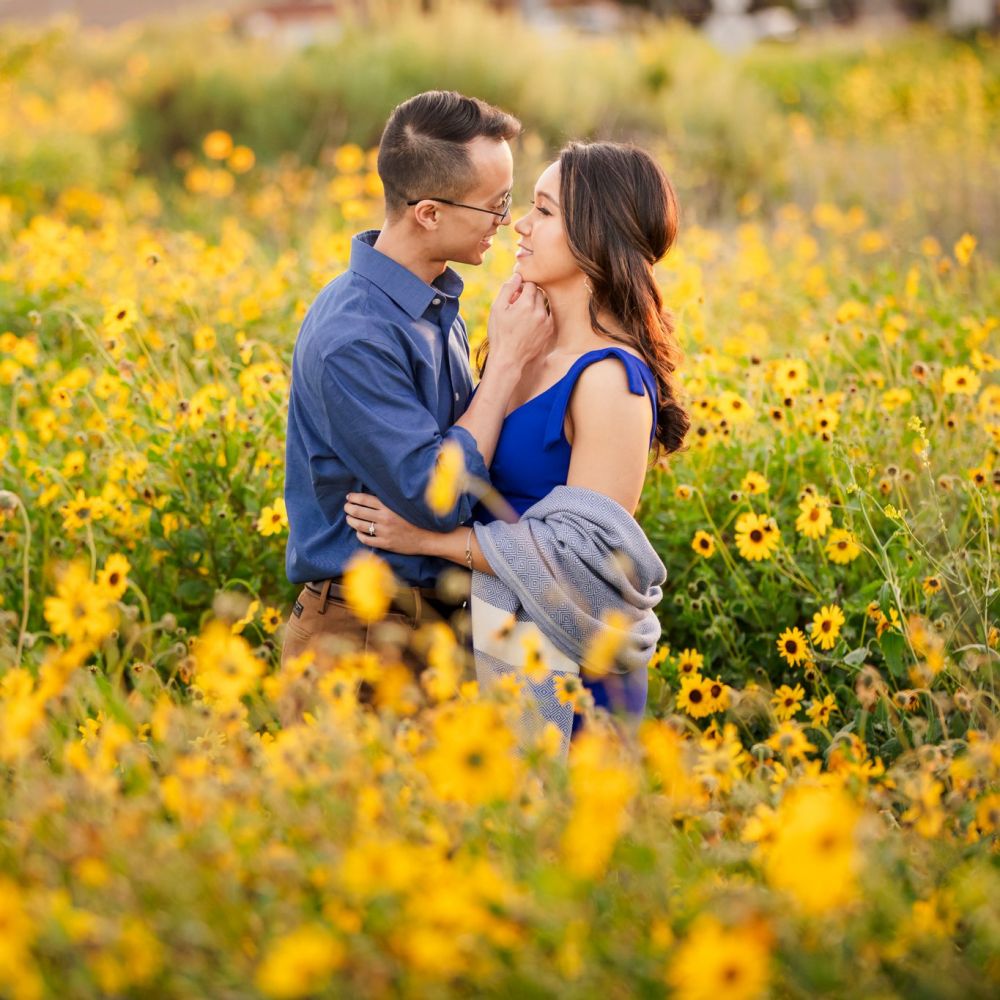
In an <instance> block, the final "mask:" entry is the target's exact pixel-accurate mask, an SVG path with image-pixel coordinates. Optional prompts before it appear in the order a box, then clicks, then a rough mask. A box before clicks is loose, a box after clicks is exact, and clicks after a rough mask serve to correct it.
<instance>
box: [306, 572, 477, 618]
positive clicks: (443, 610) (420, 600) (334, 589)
mask: <svg viewBox="0 0 1000 1000" xmlns="http://www.w3.org/2000/svg"><path fill="white" fill-rule="evenodd" d="M338 579H339V578H337V579H334V578H331V579H329V580H313V581H311V582H309V583H307V584H305V588H306V590H308V591H309V592H310V593H312V594H316V595H317V596H318V597H319V599H320V601H322V603H323V608H324V609H325V608H326V602H327V599H328V598H329V597H333V598H335V599H337V600H339V601H346V600H347V593H346V591H345V590H344V587H343V586H342V585H341V584H340V583H339V582H338ZM392 603H393V605H394V606H395V607H396V609H397V610H399V611H402V612H403V614H406V615H410V616H411V617H412V618H413V619H414V620H415V621H420V619H421V610H422V608H423V606H424V605H428V606H430V607H431V608H433V609H434V610H435V611H436V612H437V613H438V614H439V615H440V616H441V617H443V618H448V616H449V615H451V614H452V613H453V612H454V611H456V610H457V609H458V608H460V607H464V606H465V603H464V602H463V603H462V604H453V603H452V602H450V601H446V600H443V599H442V597H441V595H440V594H439V593H438V591H437V590H436V589H435V588H434V587H407V586H404V585H402V584H400V585H399V587H398V588H397V590H396V593H395V594H394V595H393V598H392Z"/></svg>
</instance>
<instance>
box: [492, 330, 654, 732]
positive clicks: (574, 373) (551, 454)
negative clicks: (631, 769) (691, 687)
mask: <svg viewBox="0 0 1000 1000" xmlns="http://www.w3.org/2000/svg"><path fill="white" fill-rule="evenodd" d="M608 357H615V358H618V359H619V360H620V361H621V363H622V364H623V365H624V366H625V373H626V375H627V376H628V387H629V391H630V392H632V393H634V394H635V395H637V396H642V395H648V396H649V399H650V403H651V405H652V407H653V429H652V432H651V434H650V438H649V443H650V446H652V444H653V439H654V437H655V435H656V414H657V411H658V408H659V407H658V402H657V398H658V397H657V389H656V377H655V376H654V375H653V372H652V370H651V369H650V367H649V366H648V365H647V364H646V362H645V361H643V360H641V359H640V358H637V357H636V356H635V355H634V354H630V353H629V352H628V351H626V350H623V349H622V348H620V347H600V348H598V349H597V350H594V351H588V352H587V353H586V354H583V355H581V356H580V357H579V358H577V359H576V361H574V362H573V364H572V366H571V367H570V369H569V371H568V372H566V374H565V375H564V376H563V377H562V378H561V379H560V380H559V381H558V382H556V384H555V385H553V386H550V387H549V388H548V389H546V390H545V391H544V392H541V393H539V394H538V395H537V396H535V397H533V398H532V399H529V400H528V401H527V402H526V403H522V404H521V406H519V407H518V408H517V409H516V410H512V411H511V412H510V413H509V414H508V415H507V417H506V419H505V420H504V422H503V426H502V428H501V429H500V437H499V439H498V441H497V446H496V451H495V452H494V454H493V463H492V464H491V465H490V479H491V480H492V483H493V485H494V487H496V489H497V491H498V492H499V493H500V494H501V496H503V497H504V498H505V499H506V500H507V502H508V503H509V504H510V505H511V507H513V508H514V510H515V511H516V512H517V513H518V514H523V513H524V512H525V511H526V510H527V509H528V508H529V507H530V506H532V504H534V503H537V502H538V501H539V500H541V499H542V497H544V496H546V495H547V494H548V493H550V492H551V491H552V489H553V488H554V487H556V486H565V485H566V480H567V478H568V476H569V462H570V455H571V452H572V446H571V445H570V443H569V441H567V440H566V434H565V431H564V424H565V421H566V409H567V407H568V406H569V400H570V396H571V395H572V394H573V389H574V387H575V386H576V380H577V379H578V378H579V377H580V373H581V372H582V371H583V370H584V369H585V368H586V367H587V366H588V365H592V364H594V363H595V362H597V361H602V360H604V359H605V358H608ZM473 519H474V520H476V521H481V522H483V523H487V522H490V521H493V520H495V518H494V515H493V514H492V513H491V512H490V511H489V510H487V509H486V508H485V507H483V506H482V504H480V505H478V506H477V507H476V508H475V510H474V511H473ZM581 680H582V681H583V684H584V686H585V687H586V688H587V689H588V690H589V691H590V692H591V694H592V695H593V697H594V702H595V704H597V705H598V706H600V707H602V708H606V709H609V710H611V711H618V712H622V711H624V712H626V713H627V714H629V715H642V713H643V712H644V711H645V708H646V685H647V681H648V677H647V675H646V671H645V670H637V671H634V672H633V673H631V674H626V675H621V674H613V675H608V676H606V677H604V678H600V679H598V678H591V677H587V676H586V675H585V674H582V675H581ZM581 723H582V716H580V715H577V716H576V717H575V718H574V719H573V732H574V733H576V732H577V731H578V730H579V728H580V725H581Z"/></svg>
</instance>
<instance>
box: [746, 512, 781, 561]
mask: <svg viewBox="0 0 1000 1000" xmlns="http://www.w3.org/2000/svg"><path fill="white" fill-rule="evenodd" d="M780 542H781V534H780V533H779V531H778V525H777V524H776V522H775V520H774V518H773V517H767V516H766V515H764V514H752V513H749V512H747V513H743V514H740V516H739V517H738V518H737V519H736V547H737V549H739V553H740V555H741V556H743V558H744V559H749V560H751V561H758V560H764V559H770V558H771V556H772V555H773V554H774V550H775V549H776V548H777V547H778V545H779V544H780Z"/></svg>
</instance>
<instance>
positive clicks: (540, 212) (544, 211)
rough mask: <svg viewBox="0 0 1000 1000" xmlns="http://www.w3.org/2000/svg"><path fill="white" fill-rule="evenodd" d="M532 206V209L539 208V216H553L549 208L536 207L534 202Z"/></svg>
mask: <svg viewBox="0 0 1000 1000" xmlns="http://www.w3.org/2000/svg"><path fill="white" fill-rule="evenodd" d="M531 206H532V208H537V209H538V214H539V215H551V214H552V213H551V212H550V211H549V210H548V209H547V208H541V207H540V206H538V205H536V204H535V203H534V202H532V203H531Z"/></svg>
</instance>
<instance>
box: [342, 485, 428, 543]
mask: <svg viewBox="0 0 1000 1000" xmlns="http://www.w3.org/2000/svg"><path fill="white" fill-rule="evenodd" d="M344 510H345V511H346V512H347V523H348V524H349V525H350V526H351V527H352V528H353V529H354V532H355V534H356V535H357V538H358V541H359V542H361V543H362V544H364V545H367V546H368V547H369V548H372V549H387V550H388V551H389V552H398V553H399V554H400V555H420V554H426V551H427V550H426V548H425V546H426V545H427V542H428V541H429V540H430V538H431V537H432V536H433V535H434V532H433V531H426V530H424V529H423V528H418V527H416V526H415V525H413V524H410V522H409V521H404V520H403V518H401V517H400V516H399V515H398V514H396V513H395V512H394V511H391V510H389V508H388V507H386V506H385V504H383V503H382V501H381V500H379V498H378V497H373V496H371V495H370V494H368V493H348V494H347V503H345V504H344ZM373 525H374V532H375V533H374V534H372V530H373V529H372V526H373Z"/></svg>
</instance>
